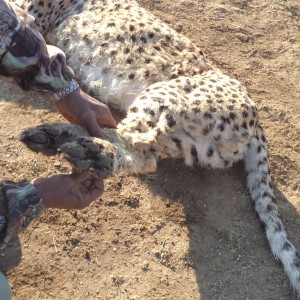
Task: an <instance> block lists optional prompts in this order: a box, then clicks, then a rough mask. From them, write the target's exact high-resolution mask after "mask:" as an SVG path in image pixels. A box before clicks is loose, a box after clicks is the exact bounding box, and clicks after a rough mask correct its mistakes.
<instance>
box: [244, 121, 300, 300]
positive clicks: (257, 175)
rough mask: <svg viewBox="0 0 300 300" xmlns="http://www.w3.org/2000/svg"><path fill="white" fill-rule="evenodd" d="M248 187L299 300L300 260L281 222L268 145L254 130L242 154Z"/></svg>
mask: <svg viewBox="0 0 300 300" xmlns="http://www.w3.org/2000/svg"><path fill="white" fill-rule="evenodd" d="M245 168H246V172H247V186H248V188H249V190H250V193H251V197H252V200H253V202H254V205H255V209H256V211H257V213H258V215H259V218H260V220H261V221H262V223H263V224H264V225H265V230H266V236H267V239H268V241H269V244H270V247H271V250H272V252H273V254H274V256H275V257H276V259H279V260H280V262H281V263H282V265H283V267H284V271H285V273H286V274H287V276H288V278H289V280H290V283H291V285H292V287H293V288H294V289H295V290H296V291H297V294H298V296H299V297H300V258H299V256H298V254H297V251H296V249H295V247H294V246H293V245H292V243H291V242H290V241H289V240H288V237H287V233H286V231H285V229H284V226H283V224H282V221H281V219H280V216H279V213H278V210H277V205H276V204H275V203H276V201H275V197H274V194H273V188H272V183H271V176H270V174H269V161H268V150H267V143H266V139H265V136H264V132H263V129H262V127H261V126H260V125H258V126H257V128H256V135H254V136H253V137H252V139H251V141H250V144H249V147H248V150H247V151H246V155H245Z"/></svg>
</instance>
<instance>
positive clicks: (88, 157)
mask: <svg viewBox="0 0 300 300" xmlns="http://www.w3.org/2000/svg"><path fill="white" fill-rule="evenodd" d="M58 151H59V152H62V153H63V154H64V157H65V158H66V159H67V160H68V161H69V162H70V163H71V165H72V166H73V167H75V168H76V169H77V170H78V171H79V172H81V171H85V170H90V171H92V172H93V173H94V174H95V175H96V176H97V177H100V178H103V177H107V176H110V175H112V173H113V163H114V156H115V154H114V152H115V148H114V146H113V145H112V144H111V143H110V142H107V141H105V140H102V139H98V138H92V137H81V138H79V139H77V140H76V141H73V142H70V143H65V144H63V145H61V146H60V147H59V148H58Z"/></svg>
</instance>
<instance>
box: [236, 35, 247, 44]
mask: <svg viewBox="0 0 300 300" xmlns="http://www.w3.org/2000/svg"><path fill="white" fill-rule="evenodd" d="M236 37H237V38H238V39H239V40H240V41H241V42H242V43H248V42H249V40H250V37H249V35H247V34H244V33H237V34H236Z"/></svg>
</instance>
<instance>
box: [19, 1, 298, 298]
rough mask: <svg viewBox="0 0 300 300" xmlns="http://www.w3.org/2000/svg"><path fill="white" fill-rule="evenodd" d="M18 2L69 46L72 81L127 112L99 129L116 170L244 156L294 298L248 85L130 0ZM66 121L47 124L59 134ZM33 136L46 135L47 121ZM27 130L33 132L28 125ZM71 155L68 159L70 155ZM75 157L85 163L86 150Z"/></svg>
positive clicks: (293, 269)
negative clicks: (168, 161) (171, 161)
mask: <svg viewBox="0 0 300 300" xmlns="http://www.w3.org/2000/svg"><path fill="white" fill-rule="evenodd" d="M23 4H24V6H27V8H28V10H29V12H30V13H32V14H33V15H34V16H35V17H36V20H37V21H36V22H37V26H38V27H39V28H40V30H41V31H42V32H43V33H44V35H45V37H46V39H47V40H48V41H51V42H52V43H55V44H57V45H58V46H59V47H60V48H62V49H63V50H64V51H65V52H66V54H67V55H68V57H69V64H70V66H71V67H73V69H74V70H76V72H77V73H76V74H77V79H78V80H80V81H81V83H82V84H83V85H85V87H86V88H87V89H88V90H89V91H91V92H93V93H94V94H95V95H97V96H98V97H99V98H100V99H101V100H102V101H104V102H107V103H109V104H114V105H116V106H118V107H119V108H120V109H122V110H124V111H126V112H127V116H126V118H125V119H124V120H123V121H122V122H121V123H120V124H119V125H118V128H117V129H116V130H112V129H107V130H105V134H106V140H108V141H109V142H110V143H111V144H110V152H109V153H110V154H109V155H110V156H111V157H112V170H111V171H112V173H113V174H116V173H119V172H126V173H146V172H153V171H155V169H156V163H157V160H159V159H164V158H168V157H172V158H180V159H182V160H183V161H184V162H185V163H186V164H187V165H189V166H193V165H202V166H208V167H213V168H226V167H230V166H231V165H232V164H233V163H234V162H236V161H239V160H244V162H245V168H246V172H247V185H248V188H249V190H250V193H251V197H252V200H253V202H254V205H255V209H256V211H257V213H258V215H259V217H260V220H261V221H262V223H263V224H264V225H265V231H266V236H267V239H268V241H269V244H270V247H271V250H272V252H273V254H274V256H275V257H276V258H277V259H279V260H280V261H281V263H282V265H283V267H284V270H285V272H286V274H287V276H288V277H289V280H290V282H291V285H292V287H293V288H294V289H295V290H296V291H297V293H298V295H300V259H299V256H298V254H297V252H296V250H295V248H294V246H293V245H292V244H291V242H290V241H289V240H288V238H287V234H286V231H285V229H284V226H283V224H282V221H281V219H280V216H279V214H278V210H277V206H276V201H275V197H274V193H273V188H272V183H271V177H270V172H269V160H268V151H267V143H266V138H265V135H264V132H263V129H262V127H261V126H260V124H259V115H258V111H257V107H256V105H255V104H254V103H253V102H252V100H251V98H250V96H249V94H248V93H247V91H246V89H245V87H243V85H242V84H241V83H240V82H238V81H237V80H234V79H232V78H230V77H228V76H227V75H224V74H223V73H222V72H221V71H220V70H218V69H216V68H214V67H213V66H212V65H211V64H210V63H209V61H208V60H207V59H206V58H205V57H204V56H203V55H202V53H201V51H200V50H199V49H198V48H197V47H196V46H195V45H194V44H193V43H192V42H191V41H190V40H188V39H187V38H186V37H184V36H182V35H180V34H179V33H177V32H176V31H174V30H173V29H171V28H170V27H169V26H168V25H167V24H165V23H163V22H162V21H161V20H159V19H157V18H156V17H155V16H153V15H152V14H151V13H149V12H147V11H146V10H145V9H143V8H142V7H140V6H139V5H138V4H137V3H136V2H135V1H133V0H102V1H100V0H99V1H93V0H89V1H82V0H68V1H55V0H53V1H45V0H39V1H38V0H34V1H24V3H23ZM70 126H72V125H66V124H64V125H53V128H54V127H57V128H59V130H60V132H64V133H63V134H62V135H60V136H66V135H68V134H69V135H70V130H69V128H70ZM38 132H39V134H40V133H41V132H43V134H46V135H48V131H47V130H45V128H44V127H42V128H40V129H39V130H38ZM34 134H36V132H35V133H34ZM85 135H86V134H85ZM28 136H30V138H32V136H33V134H32V132H31V131H29V132H28ZM28 136H27V137H28ZM79 136H80V134H74V135H72V138H71V139H72V140H73V143H74V144H72V147H74V148H76V147H79V146H80V147H83V148H84V149H85V150H84V151H87V152H88V151H89V150H86V147H85V146H84V145H83V144H82V138H79ZM35 138H36V136H35ZM89 139H90V140H91V141H92V142H93V143H94V144H95V145H98V146H99V149H103V148H105V147H107V141H106V142H105V143H106V144H105V143H104V142H103V140H101V139H97V138H89ZM31 141H32V140H31ZM112 145H113V146H114V147H111V146H112ZM72 147H71V148H70V147H69V148H68V149H73V148H72ZM101 147H102V148H101ZM33 148H34V147H33ZM57 148H58V149H62V148H64V147H61V145H57ZM64 149H66V147H65V148H64ZM80 149H81V148H80ZM97 149H98V148H97ZM99 149H98V150H97V151H100V150H99ZM112 149H113V150H112ZM63 151H64V150H63ZM68 151H69V150H65V154H66V155H69V157H70V156H72V155H73V154H74V153H73V154H72V153H71V152H72V151H73V150H72V151H71V152H68ZM101 151H102V150H101ZM112 152H113V154H112ZM80 153H81V154H80V155H81V156H80V159H81V160H82V159H83V160H85V159H88V160H89V163H88V164H87V165H88V166H90V165H91V164H90V160H91V156H89V155H87V156H85V155H83V154H82V153H83V152H80ZM94 156H95V155H94ZM94 156H93V157H94ZM95 159H97V158H95ZM75 165H76V164H75ZM81 165H84V164H82V162H81Z"/></svg>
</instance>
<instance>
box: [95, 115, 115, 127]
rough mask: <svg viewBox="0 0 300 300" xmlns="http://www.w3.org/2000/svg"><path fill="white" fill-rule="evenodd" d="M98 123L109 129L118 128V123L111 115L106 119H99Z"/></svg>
mask: <svg viewBox="0 0 300 300" xmlns="http://www.w3.org/2000/svg"><path fill="white" fill-rule="evenodd" d="M98 121H99V124H100V125H101V126H102V127H108V128H116V127H117V122H116V120H115V119H114V118H113V116H112V115H111V114H109V115H107V116H105V117H104V118H98Z"/></svg>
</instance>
